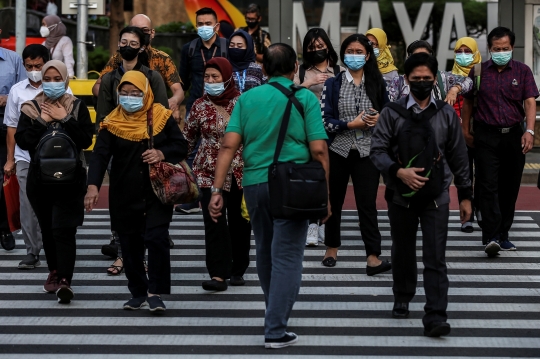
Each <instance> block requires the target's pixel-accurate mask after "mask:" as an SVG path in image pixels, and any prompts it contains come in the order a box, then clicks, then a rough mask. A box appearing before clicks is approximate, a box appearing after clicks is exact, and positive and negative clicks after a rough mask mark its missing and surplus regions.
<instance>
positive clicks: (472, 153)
mask: <svg viewBox="0 0 540 359" xmlns="http://www.w3.org/2000/svg"><path fill="white" fill-rule="evenodd" d="M467 156H468V157H469V178H470V180H471V183H473V184H474V183H475V176H474V168H475V164H474V159H475V158H476V149H475V148H474V147H469V146H467ZM474 190H475V194H474V196H475V197H474V200H473V201H472V203H471V205H472V212H471V218H470V219H469V222H471V223H474V212H475V210H476V208H475V206H476V203H477V198H476V196H477V193H476V191H477V190H478V188H477V187H476V186H474Z"/></svg>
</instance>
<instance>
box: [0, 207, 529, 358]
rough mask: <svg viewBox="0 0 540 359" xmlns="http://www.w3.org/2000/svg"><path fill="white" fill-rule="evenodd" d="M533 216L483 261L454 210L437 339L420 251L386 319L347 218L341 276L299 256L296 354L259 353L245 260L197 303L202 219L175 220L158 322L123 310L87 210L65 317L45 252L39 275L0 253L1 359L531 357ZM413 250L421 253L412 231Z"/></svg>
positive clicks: (256, 307) (387, 300) (100, 217)
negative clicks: (401, 305) (445, 300)
mask: <svg viewBox="0 0 540 359" xmlns="http://www.w3.org/2000/svg"><path fill="white" fill-rule="evenodd" d="M532 213H533V212H530V211H528V212H519V213H518V214H517V215H516V217H515V221H514V225H513V227H512V232H511V234H510V236H511V238H512V240H513V242H514V244H516V246H517V247H518V251H516V252H502V253H501V255H500V256H498V258H492V259H490V258H487V257H486V255H485V253H483V246H482V245H481V242H480V231H479V230H478V228H477V225H476V224H475V227H476V228H475V229H476V231H475V232H474V233H473V234H464V233H461V231H459V227H460V224H459V216H458V215H457V214H458V213H457V212H456V211H451V215H450V223H449V229H450V231H449V233H450V234H451V235H450V236H449V238H448V242H447V248H448V250H447V252H446V253H447V258H446V259H447V267H448V273H449V280H450V290H449V297H450V298H449V301H450V303H449V305H448V315H449V323H450V324H451V325H452V333H451V335H450V336H448V337H445V338H442V339H433V338H427V337H423V336H422V322H421V317H422V314H423V307H424V300H425V297H424V290H423V288H421V285H422V279H423V276H422V269H423V268H424V267H423V264H422V263H421V251H420V250H418V251H417V255H419V257H418V259H417V262H418V263H417V265H418V268H419V275H418V281H419V286H420V287H419V288H417V295H416V297H415V298H414V300H413V302H411V303H410V310H411V317H410V319H405V320H395V319H392V318H390V310H391V308H392V305H393V295H392V289H391V285H392V279H391V278H392V277H391V274H389V273H385V274H382V275H377V276H374V277H367V276H366V275H365V274H364V273H365V252H364V250H363V247H364V246H363V242H362V241H361V235H360V231H359V228H358V217H357V215H356V211H344V212H343V214H344V215H343V217H342V218H343V223H342V233H344V240H343V242H342V243H343V247H342V249H340V251H339V254H338V255H339V258H338V264H337V266H336V268H326V267H324V266H322V265H321V262H320V261H321V260H322V256H323V254H324V248H325V247H324V245H323V244H320V247H310V248H307V249H306V251H305V260H304V263H303V264H304V269H305V270H304V273H303V275H302V279H303V284H304V285H303V286H302V287H301V291H300V295H299V298H298V300H297V302H296V303H295V305H294V309H293V312H292V316H291V319H290V321H289V330H291V331H294V332H295V333H297V334H299V338H300V339H299V342H298V343H297V344H296V345H295V346H294V347H291V348H286V349H282V350H279V351H267V350H266V351H265V350H264V349H263V340H264V339H263V327H262V323H263V317H264V309H265V308H264V301H263V296H262V290H261V288H260V286H259V283H258V281H257V278H258V276H257V274H256V268H255V261H253V259H254V258H255V257H254V251H253V249H252V251H251V255H252V257H251V259H252V261H251V262H250V268H249V269H248V271H247V273H246V274H245V276H244V278H245V279H246V281H247V282H246V285H245V286H244V287H229V289H228V290H227V291H226V292H220V293H212V292H207V291H204V290H203V289H202V288H201V287H200V282H201V281H203V280H206V279H208V274H207V271H206V267H205V262H204V254H205V251H204V231H203V228H204V227H203V223H202V216H201V215H200V214H196V215H186V216H180V215H174V217H173V222H172V225H171V229H172V231H171V233H172V238H173V240H174V242H175V248H174V249H173V250H172V251H171V254H172V256H171V260H172V262H171V265H172V280H173V281H174V282H173V284H174V286H173V287H172V295H170V296H164V301H165V304H166V305H167V309H168V310H167V312H165V314H164V316H159V317H155V316H151V315H150V314H149V312H148V311H147V310H142V311H138V312H129V311H123V310H121V309H120V308H121V307H122V303H123V302H125V300H127V299H128V298H129V297H130V295H129V291H128V289H127V287H126V278H125V276H124V275H121V276H107V275H106V274H105V268H106V267H107V266H108V265H109V264H110V263H111V259H110V258H108V257H105V256H102V255H101V253H100V248H101V246H102V245H103V244H107V243H109V240H110V227H109V226H110V218H109V215H108V211H107V210H99V211H94V212H92V213H90V214H87V215H86V216H85V220H86V222H85V224H84V225H83V226H82V227H81V228H80V229H79V231H78V234H77V248H78V249H77V254H78V257H77V262H76V269H75V276H74V286H73V289H74V292H75V298H74V301H73V302H72V303H71V304H70V305H59V304H58V303H56V297H55V296H54V295H52V294H47V293H43V292H42V285H43V282H44V281H45V278H46V276H47V268H46V261H45V256H44V254H43V253H42V254H41V262H42V264H41V267H39V268H37V269H36V270H33V271H20V270H17V269H16V266H17V264H18V262H19V261H20V260H21V259H22V257H23V255H24V254H25V249H24V244H23V242H22V237H21V236H16V239H17V241H16V243H17V248H16V249H15V250H14V251H12V252H5V251H3V250H0V359H7V358H9V359H13V358H17V359H30V358H32V359H34V358H36V356H39V358H40V359H50V358H55V359H64V358H65V359H67V358H68V357H69V358H70V359H71V358H74V357H76V358H88V359H110V358H114V359H124V358H126V359H127V358H128V357H129V358H130V359H139V358H144V359H147V358H159V359H172V358H174V359H186V358H189V359H214V358H220V359H221V358H225V359H246V358H249V359H252V358H264V359H273V358H277V357H279V358H283V357H285V358H294V357H297V356H298V355H301V356H298V357H301V358H302V359H327V358H334V357H336V356H337V355H338V354H339V358H340V359H352V358H360V359H375V358H376V359H381V358H385V359H386V358H398V357H399V358H405V359H412V358H415V359H418V358H420V359H422V358H433V357H436V356H438V355H444V356H445V358H447V359H462V358H471V357H497V358H503V357H533V356H537V357H538V354H537V353H540V351H539V349H540V340H538V338H539V337H540V304H539V302H538V298H540V284H539V283H540V262H539V260H538V257H540V249H538V248H539V244H540V239H539V237H540V227H539V225H538V224H539V223H540V222H539V220H538V219H537V218H538V215H536V214H532ZM378 219H379V225H380V228H381V229H382V234H383V237H384V238H383V241H382V245H383V253H382V256H383V258H384V259H386V258H389V256H390V251H389V249H390V245H391V240H390V237H389V232H388V229H389V223H388V217H387V216H386V211H379V217H378ZM418 238H419V240H418V241H417V246H421V243H422V242H421V231H420V230H419V232H418ZM253 245H254V241H253V240H252V246H253ZM252 248H253V247H252ZM417 249H420V248H417ZM374 333H376V334H374ZM441 349H442V350H441ZM107 353H111V354H107Z"/></svg>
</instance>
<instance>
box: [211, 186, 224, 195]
mask: <svg viewBox="0 0 540 359" xmlns="http://www.w3.org/2000/svg"><path fill="white" fill-rule="evenodd" d="M210 193H219V194H222V193H223V188H216V187H214V186H212V187H211V188H210Z"/></svg>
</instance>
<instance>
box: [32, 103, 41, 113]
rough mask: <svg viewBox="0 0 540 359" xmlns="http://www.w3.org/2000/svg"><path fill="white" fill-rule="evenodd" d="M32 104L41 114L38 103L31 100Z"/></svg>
mask: <svg viewBox="0 0 540 359" xmlns="http://www.w3.org/2000/svg"><path fill="white" fill-rule="evenodd" d="M32 103H33V104H34V106H36V108H37V110H38V112H39V114H41V107H39V104H38V102H37V101H36V100H32Z"/></svg>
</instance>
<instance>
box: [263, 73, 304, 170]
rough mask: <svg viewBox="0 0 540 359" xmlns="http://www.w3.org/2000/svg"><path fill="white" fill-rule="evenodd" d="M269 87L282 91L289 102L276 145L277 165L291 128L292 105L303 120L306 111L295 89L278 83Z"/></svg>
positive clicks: (273, 83) (275, 159) (275, 158)
mask: <svg viewBox="0 0 540 359" xmlns="http://www.w3.org/2000/svg"><path fill="white" fill-rule="evenodd" d="M269 85H271V86H273V87H275V88H276V89H278V90H279V91H281V92H282V93H283V94H284V95H285V96H287V98H288V99H289V101H287V106H286V107H285V112H284V113H283V119H282V120H281V127H280V128H279V135H278V140H277V143H276V151H275V153H274V163H277V162H278V160H279V155H280V153H281V148H282V147H283V143H284V142H285V134H286V133H287V127H289V120H290V119H291V111H292V105H293V104H294V106H295V107H296V109H297V110H298V112H299V113H300V115H301V116H302V118H304V109H303V107H302V104H300V101H298V99H297V98H296V96H295V95H294V94H295V91H297V90H295V89H292V90H289V89H287V88H286V87H285V86H283V85H281V84H278V83H277V82H270V83H269Z"/></svg>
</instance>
